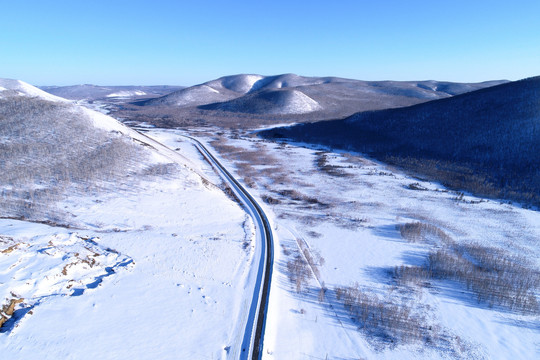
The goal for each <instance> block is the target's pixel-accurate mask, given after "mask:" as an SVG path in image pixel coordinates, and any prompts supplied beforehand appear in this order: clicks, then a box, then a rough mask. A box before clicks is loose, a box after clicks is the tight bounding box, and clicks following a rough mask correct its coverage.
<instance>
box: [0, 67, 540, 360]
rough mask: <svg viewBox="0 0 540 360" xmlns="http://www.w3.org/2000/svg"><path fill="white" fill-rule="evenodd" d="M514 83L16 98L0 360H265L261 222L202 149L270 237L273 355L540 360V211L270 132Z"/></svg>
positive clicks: (9, 124) (2, 179) (233, 84)
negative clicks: (258, 295)
mask: <svg viewBox="0 0 540 360" xmlns="http://www.w3.org/2000/svg"><path fill="white" fill-rule="evenodd" d="M499 83H502V82H493V83H485V84H484V83H481V84H457V83H442V82H402V83H400V82H391V83H382V82H381V83H374V82H371V83H367V82H358V81H352V80H347V79H339V78H303V77H298V76H296V75H292V74H286V75H280V76H273V77H264V76H260V75H237V76H231V77H225V78H220V79H217V80H214V81H210V82H207V83H204V84H201V85H197V86H194V87H190V88H180V89H179V87H174V88H172V87H171V88H170V89H168V90H170V93H165V92H167V91H165V90H166V89H165V90H164V89H163V88H162V87H154V90H155V94H154V95H153V97H152V98H150V99H145V98H144V99H143V98H139V97H140V96H143V94H142V93H143V91H149V90H148V89H152V88H153V87H147V89H146V90H144V89H142V88H141V89H139V88H137V87H129V88H127V87H126V88H125V89H124V88H122V87H117V88H114V89H113V88H111V89H108V90H107V91H109V90H110V91H113V90H114V91H115V92H104V90H102V89H99V96H97V95H96V97H94V98H89V97H88V93H86V92H85V93H83V94H82V95H80V96H79V97H77V96H75V95H74V96H73V97H72V98H71V100H66V99H63V98H59V97H57V96H54V95H51V94H48V93H45V92H44V91H42V90H39V89H37V88H35V87H32V86H30V85H28V84H26V83H23V82H19V81H15V80H0V139H1V143H0V146H1V148H2V153H1V155H0V163H1V164H2V169H3V172H4V174H3V175H1V176H0V193H1V194H2V196H1V197H0V201H1V206H0V310H1V312H0V324H1V326H0V354H2V356H1V357H2V358H6V359H60V358H72V359H96V358H99V359H120V358H128V357H129V358H133V359H156V358H159V359H239V358H242V359H244V358H251V353H249V354H246V353H245V351H243V350H244V349H242V346H243V341H244V340H245V339H244V336H245V334H246V328H247V327H249V326H250V321H251V320H249V319H248V318H249V314H250V308H251V305H252V301H253V299H254V290H255V288H256V286H255V280H254V275H253V268H254V267H258V266H260V265H258V264H259V262H260V261H262V260H261V259H259V258H258V257H259V256H260V255H259V251H260V250H259V246H260V243H261V239H260V238H259V235H258V234H259V232H260V224H259V223H257V221H256V219H255V218H254V216H253V214H252V213H251V212H250V210H249V209H248V207H247V205H246V202H245V201H243V200H241V199H239V195H238V193H237V192H236V191H235V190H234V189H232V188H231V186H232V185H231V183H230V182H228V181H227V179H226V178H225V177H224V176H223V173H222V172H220V171H219V169H218V168H217V167H216V164H215V163H213V162H212V161H210V160H209V158H208V156H205V155H204V153H203V152H201V150H200V148H199V147H198V146H197V145H196V143H195V142H194V141H192V140H190V138H189V137H193V138H195V139H197V140H199V141H201V143H202V144H204V146H205V147H206V148H207V149H209V151H210V152H211V153H212V154H213V156H215V157H216V159H217V161H219V163H220V164H221V165H223V166H224V167H225V168H226V169H227V170H228V171H229V172H230V173H231V174H232V176H233V177H234V178H235V179H236V180H237V181H238V183H239V184H240V185H241V186H243V188H245V189H246V190H247V191H248V192H249V193H250V194H251V196H252V197H253V198H254V200H255V201H256V203H257V204H258V206H260V207H261V209H262V210H263V211H264V213H265V215H266V216H267V217H268V220H269V223H270V227H271V232H272V239H273V243H272V248H273V258H272V259H271V263H270V265H271V267H272V271H271V282H270V288H269V295H268V306H267V307H266V306H265V307H264V308H263V309H262V310H261V311H263V312H264V322H263V323H262V324H263V325H264V330H263V335H264V336H263V338H262V339H261V351H260V358H261V359H268V360H270V359H417V358H422V359H508V358H515V359H533V358H537V357H538V356H539V354H540V307H539V302H538V299H539V296H540V243H539V242H540V213H539V212H538V209H537V208H536V207H534V206H530V205H529V204H519V203H515V202H512V201H509V200H507V199H497V198H483V197H479V196H477V195H475V194H473V193H472V192H467V191H466V190H464V189H453V188H449V187H445V186H443V185H442V184H441V183H440V182H438V181H437V180H436V179H433V178H429V177H423V176H421V175H419V174H415V173H413V172H411V171H408V170H407V169H403V168H397V167H394V166H391V165H388V164H385V163H383V162H381V161H379V160H376V159H375V158H372V157H369V156H367V155H365V154H364V153H360V152H355V151H354V150H346V149H342V150H338V148H339V147H329V146H324V145H320V144H316V143H311V144H308V143H303V142H299V141H298V140H294V139H287V138H285V137H272V136H264V137H262V136H260V132H261V131H263V128H265V129H267V128H272V130H271V131H274V132H280V131H282V130H279V129H273V128H276V127H278V126H279V125H280V124H291V123H296V122H311V121H315V120H319V119H322V118H325V117H327V116H329V114H332V115H335V116H337V115H339V116H341V117H343V116H344V115H351V114H353V113H355V112H358V111H364V110H378V109H385V108H394V107H400V106H406V105H407V106H408V105H414V104H417V103H420V102H424V101H429V100H434V99H446V98H451V96H454V95H456V94H462V93H465V92H468V91H473V90H477V89H480V88H483V87H488V86H491V85H497V84H499ZM88 88H89V86H84V90H85V91H87V90H88ZM44 89H47V88H46V87H44ZM347 89H351V90H350V92H348V90H347ZM68 90H69V91H68ZM55 91H57V92H59V93H61V92H62V91H66V93H70V94H77V92H78V91H79V90H78V89H76V88H70V89H64V90H62V89H58V88H56V87H55ZM158 92H159V94H158ZM325 94H326V95H325ZM328 94H330V95H328ZM342 94H347V96H345V97H343V96H344V95H342ZM351 94H353V95H351ZM362 94H367V95H366V96H365V97H362V96H363V95H362ZM133 96H134V97H133ZM107 97H108V99H107ZM314 99H316V100H314ZM341 100H342V101H344V102H345V103H346V104H347V106H346V107H345V110H343V109H341V110H343V111H344V112H343V113H340V112H339V111H341V110H340V107H339V101H341ZM81 104H82V105H86V106H90V107H92V108H94V109H99V110H100V111H102V112H109V111H110V113H109V115H111V116H109V115H105V114H103V113H100V112H97V111H94V110H91V109H89V108H88V107H84V106H82V105H81ZM336 104H338V105H336ZM431 104H432V103H431ZM149 109H150V110H149ZM308 116H313V117H308ZM115 118H116V119H117V120H116V119H115ZM336 121H337V120H336ZM532 121H535V122H536V123H538V121H539V119H538V118H535V119H533V120H532ZM315 124H316V123H315ZM314 126H317V125H314ZM187 136H189V137H187ZM537 160H538V159H532V160H531V163H532V164H536V162H537ZM257 324H258V323H257ZM257 324H255V325H257ZM250 350H251V349H250Z"/></svg>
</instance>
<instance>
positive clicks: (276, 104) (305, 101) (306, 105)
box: [202, 89, 321, 114]
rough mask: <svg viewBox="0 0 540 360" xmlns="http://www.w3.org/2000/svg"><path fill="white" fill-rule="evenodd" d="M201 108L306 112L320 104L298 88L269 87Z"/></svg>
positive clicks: (268, 112) (289, 112)
mask: <svg viewBox="0 0 540 360" xmlns="http://www.w3.org/2000/svg"><path fill="white" fill-rule="evenodd" d="M202 108H203V109H213V110H224V111H231V112H240V113H247V114H306V113H310V112H313V111H317V110H320V109H321V106H320V105H319V104H318V103H317V102H316V101H315V100H313V99H312V98H310V97H309V96H307V95H305V94H304V93H303V92H301V91H298V90H291V89H279V90H278V89H269V90H261V91H257V92H255V93H251V94H248V95H246V96H242V97H240V98H236V99H234V100H230V101H227V102H222V103H217V104H209V105H206V106H204V107H202Z"/></svg>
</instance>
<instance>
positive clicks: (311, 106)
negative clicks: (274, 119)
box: [276, 90, 322, 114]
mask: <svg viewBox="0 0 540 360" xmlns="http://www.w3.org/2000/svg"><path fill="white" fill-rule="evenodd" d="M320 109H322V106H321V105H319V103H318V102H317V101H315V100H313V99H312V98H310V97H309V96H307V95H306V94H304V93H303V92H301V91H298V90H292V93H291V95H290V96H289V97H287V101H286V102H285V104H284V106H283V107H281V108H280V109H278V110H277V111H276V113H279V114H307V113H310V112H313V111H317V110H320Z"/></svg>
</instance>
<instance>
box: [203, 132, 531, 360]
mask: <svg viewBox="0 0 540 360" xmlns="http://www.w3.org/2000/svg"><path fill="white" fill-rule="evenodd" d="M207 142H208V143H209V144H210V145H211V142H210V138H209V139H208V140H207ZM227 145H229V146H234V147H236V148H238V149H237V150H235V151H234V153H235V154H238V153H242V152H244V153H247V152H253V153H254V154H256V156H252V157H251V158H258V159H260V163H259V165H255V169H257V170H256V171H254V172H253V175H251V176H252V177H251V181H254V183H255V184H256V185H255V186H252V187H251V188H249V187H248V189H249V190H250V192H251V193H252V194H253V195H254V196H255V197H256V198H258V199H261V200H260V203H261V204H262V205H263V207H264V208H265V211H266V212H267V214H269V216H271V217H272V223H273V228H274V230H275V233H274V235H275V236H274V239H275V245H274V249H275V259H274V270H273V278H272V288H271V292H270V305H269V310H268V320H267V328H266V333H265V339H264V350H263V359H313V358H319V359H326V358H328V359H357V358H364V359H418V358H421V359H449V358H467V359H533V358H538V357H539V355H540V346H539V345H540V327H539V326H538V319H539V318H538V316H537V315H536V316H535V315H522V314H520V313H512V312H506V311H504V310H500V309H491V308H489V307H488V306H487V304H484V303H479V302H478V301H477V300H476V297H475V295H474V294H471V293H469V292H467V291H466V288H465V286H464V285H463V284H459V283H454V282H451V281H437V280H435V281H433V283H432V285H431V286H430V287H427V288H418V289H417V290H415V291H414V292H411V293H401V291H402V290H399V289H395V288H393V286H392V279H391V276H390V275H389V274H388V272H387V271H388V269H390V270H391V269H393V268H394V267H395V266H401V265H409V266H411V265H421V264H422V263H423V262H424V261H425V259H426V257H427V254H428V252H429V250H430V249H431V248H430V245H428V244H425V243H410V242H407V241H406V240H404V239H403V238H402V237H401V235H400V232H399V230H398V229H397V227H396V225H399V224H405V223H410V222H416V221H421V222H424V223H428V224H432V225H434V226H437V227H438V228H440V229H442V230H443V231H444V232H446V233H447V234H449V235H450V236H451V237H452V238H453V239H454V240H455V241H456V242H458V243H462V244H471V243H476V244H480V245H483V246H488V247H496V248H501V249H504V250H507V251H510V252H511V253H513V254H517V255H525V254H526V256H527V258H528V259H529V260H530V261H531V263H532V265H531V266H533V268H534V267H536V270H538V268H539V267H540V242H539V239H540V213H539V212H538V211H534V210H527V209H523V208H520V207H517V206H513V205H510V204H507V203H499V202H497V201H493V200H485V199H478V198H475V197H473V196H469V195H465V196H464V197H463V198H462V199H461V200H457V199H459V194H458V193H456V192H453V191H448V190H446V189H444V187H442V186H441V185H439V184H437V183H431V182H427V181H421V180H418V179H415V178H411V177H408V176H406V175H404V174H402V173H400V172H398V171H396V170H394V169H392V168H389V167H386V166H384V165H383V164H380V163H377V162H375V161H372V160H371V159H368V158H365V157H361V156H360V157H350V156H349V155H347V154H345V153H334V152H331V151H329V152H325V153H324V154H326V162H327V164H328V165H330V166H336V167H337V168H335V169H337V170H338V171H341V172H343V173H344V174H345V175H343V176H333V175H329V174H327V173H325V172H324V171H321V170H320V169H318V168H317V163H318V159H319V156H321V153H320V152H319V150H316V149H310V148H304V147H300V146H291V145H285V146H282V145H279V144H276V143H272V142H268V141H265V140H261V139H257V138H253V137H238V136H237V135H235V136H234V140H232V139H229V141H227ZM240 149H244V150H240ZM323 150H324V149H323ZM224 155H226V154H223V155H222V157H221V161H222V163H224V164H225V165H226V166H228V167H229V168H230V169H234V168H235V166H238V167H237V170H236V174H237V175H238V176H237V178H238V179H240V180H241V181H242V179H245V176H246V175H245V171H246V170H245V169H246V166H245V163H243V162H242V161H238V162H235V161H232V160H231V159H227V157H225V156H224ZM240 169H243V170H240ZM233 173H235V171H234V170H233ZM258 173H259V175H257V174H258ZM412 183H419V184H420V185H421V186H423V187H425V188H426V189H427V190H425V191H418V190H411V189H409V188H408V186H409V185H410V184H412ZM282 190H295V191H297V192H298V193H300V194H303V195H305V197H306V198H316V199H318V201H320V202H321V203H323V204H330V206H320V207H319V206H317V205H316V204H313V205H310V203H309V202H303V201H299V200H291V199H289V198H287V197H284V196H281V195H280V194H279V191H282ZM263 196H265V197H267V196H271V197H272V198H274V199H278V200H279V201H280V202H281V203H280V204H273V205H269V204H265V203H264V202H263V201H262V198H263ZM480 201H482V202H480ZM302 248H304V249H307V251H308V252H309V253H311V254H312V255H313V254H316V253H317V252H318V253H320V254H321V255H322V257H323V258H324V259H325V262H324V264H323V265H320V266H318V272H319V274H318V275H315V274H314V273H312V276H311V279H310V280H309V283H308V285H307V286H308V289H309V290H308V291H303V292H301V293H297V292H296V291H295V287H294V284H292V283H291V282H290V280H289V276H288V273H289V272H288V270H287V262H288V261H289V260H291V259H294V257H295V256H296V255H295V254H299V253H302V250H301V249H302ZM354 283H358V284H359V286H360V288H361V289H362V290H363V291H364V292H366V293H367V294H369V295H370V296H373V295H377V296H379V298H381V299H382V298H385V297H387V296H390V297H391V298H393V299H394V301H397V302H396V304H397V303H399V301H398V300H396V299H399V298H400V297H401V296H406V297H407V296H408V297H409V300H407V301H410V302H411V304H412V309H413V311H419V312H420V313H421V314H423V315H424V316H426V322H427V324H430V325H433V326H434V327H436V328H437V329H439V331H440V333H441V334H444V335H443V336H445V337H446V338H447V339H449V340H448V341H449V342H448V343H445V345H443V347H442V348H437V347H430V346H427V345H425V344H424V342H422V341H420V342H414V341H413V342H411V343H405V344H398V345H397V346H388V345H381V343H380V342H379V343H378V342H377V341H375V342H374V341H372V340H373V339H371V338H370V337H369V336H368V335H366V333H365V332H363V331H360V330H359V329H358V326H359V325H358V323H356V322H353V321H351V318H350V315H349V314H348V312H347V311H346V309H345V308H344V306H343V304H342V302H339V301H338V300H337V299H336V297H335V292H334V289H335V287H337V286H349V285H353V284H354ZM323 284H324V286H325V287H326V288H328V289H329V290H328V291H327V294H326V301H325V302H323V303H321V302H319V301H318V300H317V296H318V291H319V289H320V288H321V286H322V285H323ZM537 295H538V294H537ZM377 344H379V345H377Z"/></svg>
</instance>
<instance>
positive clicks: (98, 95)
mask: <svg viewBox="0 0 540 360" xmlns="http://www.w3.org/2000/svg"><path fill="white" fill-rule="evenodd" d="M182 88H183V87H182V86H168V85H156V86H99V85H92V84H83V85H70V86H41V87H40V89H41V90H43V91H46V92H48V93H50V94H53V95H56V96H60V97H63V98H65V99H70V100H90V101H92V100H99V99H114V98H131V99H141V98H148V97H158V96H163V95H166V94H168V93H170V92H173V91H176V90H179V89H182Z"/></svg>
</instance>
